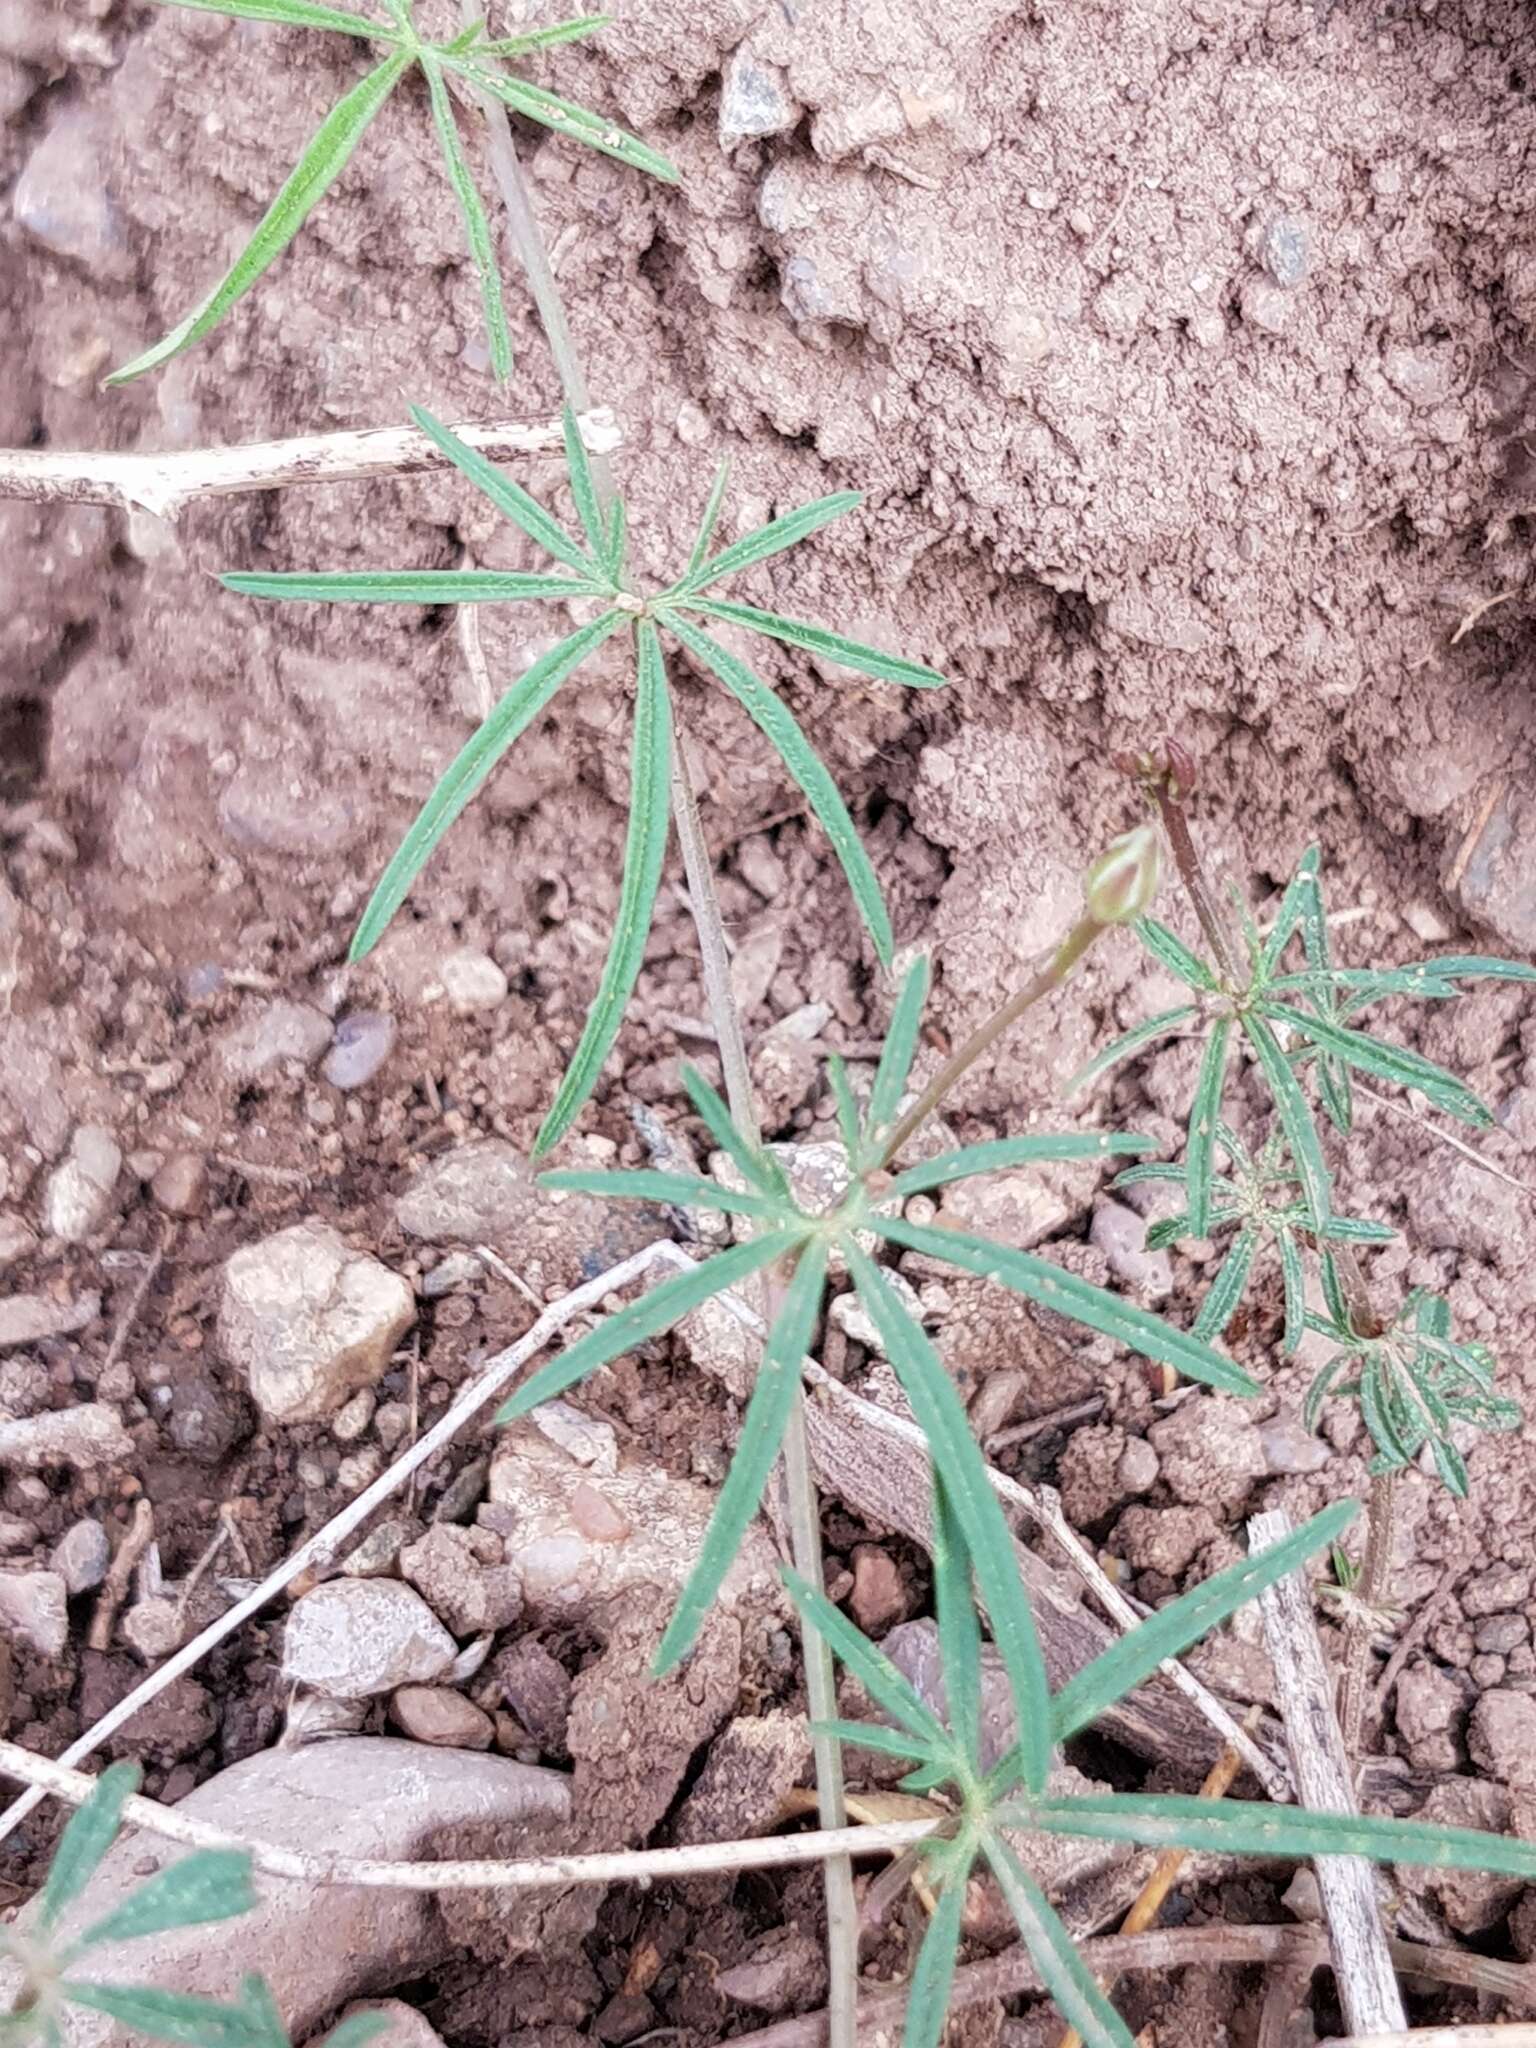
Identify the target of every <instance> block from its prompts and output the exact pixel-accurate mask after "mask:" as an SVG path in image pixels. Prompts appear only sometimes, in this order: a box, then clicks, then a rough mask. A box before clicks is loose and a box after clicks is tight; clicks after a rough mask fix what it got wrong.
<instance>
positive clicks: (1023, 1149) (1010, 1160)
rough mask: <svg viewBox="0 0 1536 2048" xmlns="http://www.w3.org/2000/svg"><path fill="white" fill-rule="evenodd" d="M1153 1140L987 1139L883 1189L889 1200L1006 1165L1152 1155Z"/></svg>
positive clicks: (1118, 1136)
mask: <svg viewBox="0 0 1536 2048" xmlns="http://www.w3.org/2000/svg"><path fill="white" fill-rule="evenodd" d="M1157 1142H1158V1141H1157V1140H1156V1139H1155V1138H1144V1137H1138V1136H1137V1135H1136V1134H1135V1132H1133V1131H1039V1132H1036V1133H1034V1134H1033V1135H1032V1136H1030V1137H1027V1138H993V1139H990V1140H988V1141H987V1142H986V1143H985V1144H981V1145H965V1146H962V1147H961V1149H960V1150H959V1151H958V1152H941V1153H940V1154H939V1155H938V1157H937V1158H935V1159H924V1160H922V1161H921V1162H920V1163H919V1164H918V1165H916V1166H910V1167H908V1168H907V1170H906V1172H905V1173H899V1174H897V1176H896V1178H895V1180H894V1181H893V1182H892V1183H891V1186H890V1189H889V1190H888V1198H889V1199H891V1200H897V1199H900V1200H905V1199H906V1197H907V1196H908V1195H919V1194H926V1193H927V1192H928V1191H929V1190H930V1189H932V1188H942V1187H947V1186H948V1185H949V1183H950V1182H951V1181H956V1180H970V1179H971V1178H972V1177H973V1176H974V1175H976V1174H978V1173H996V1172H997V1171H999V1169H1000V1168H1002V1167H1007V1166H1031V1165H1035V1164H1038V1163H1039V1162H1041V1161H1045V1160H1059V1159H1108V1158H1114V1157H1119V1158H1123V1157H1124V1156H1125V1155H1126V1154H1127V1153H1132V1154H1134V1153H1138V1152H1155V1151H1156V1150H1157Z"/></svg>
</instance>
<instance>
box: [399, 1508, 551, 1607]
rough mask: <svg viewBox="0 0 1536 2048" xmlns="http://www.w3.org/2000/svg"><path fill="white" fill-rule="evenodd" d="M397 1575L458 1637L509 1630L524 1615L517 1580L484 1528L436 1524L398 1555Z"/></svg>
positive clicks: (491, 1535)
mask: <svg viewBox="0 0 1536 2048" xmlns="http://www.w3.org/2000/svg"><path fill="white" fill-rule="evenodd" d="M477 1491H478V1489H477ZM400 1572H401V1576H402V1577H404V1578H406V1579H408V1580H409V1581H410V1583H411V1584H412V1585H413V1586H414V1587H415V1588H416V1590H417V1592H418V1593H420V1594H421V1596H422V1598H423V1599H424V1600H426V1601H427V1602H429V1603H430V1605H431V1607H432V1609H433V1611H434V1612H435V1613H437V1614H438V1615H440V1616H441V1617H442V1619H443V1620H444V1621H445V1622H446V1623H447V1624H448V1626H449V1628H451V1629H452V1630H453V1632H454V1634H455V1635H458V1636H474V1635H482V1634H485V1633H486V1632H490V1633H494V1632H495V1631H496V1630H497V1629H502V1628H510V1627H511V1625H512V1623H513V1622H514V1621H516V1620H517V1618H518V1616H519V1615H520V1614H521V1613H522V1611H523V1586H522V1580H521V1579H520V1577H519V1576H518V1573H517V1569H516V1567H515V1566H513V1565H509V1564H505V1563H503V1562H502V1548H501V1541H500V1539H499V1538H498V1537H497V1536H495V1535H494V1534H493V1533H492V1532H491V1531H490V1530H489V1529H460V1528H456V1527H454V1526H453V1525H452V1524H450V1523H447V1522H438V1523H435V1524H434V1525H433V1527H432V1528H430V1529H429V1530H428V1531H427V1533H426V1534H425V1536H423V1537H421V1538H420V1539H419V1540H418V1541H417V1542H415V1543H412V1544H410V1545H408V1546H407V1548H406V1549H404V1550H402V1551H401V1553H400Z"/></svg>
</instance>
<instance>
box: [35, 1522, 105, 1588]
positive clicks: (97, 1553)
mask: <svg viewBox="0 0 1536 2048" xmlns="http://www.w3.org/2000/svg"><path fill="white" fill-rule="evenodd" d="M48 1562H49V1565H50V1566H51V1567H52V1569H53V1570H54V1571H56V1572H57V1573H58V1575H59V1577H60V1578H61V1579H62V1580H63V1581H64V1585H65V1589H66V1591H67V1592H68V1593H69V1595H70V1598H71V1599H73V1598H74V1596H75V1595H76V1594H77V1593H89V1592H91V1591H92V1590H93V1589H94V1588H95V1587H97V1586H99V1585H100V1584H101V1582H102V1580H103V1579H104V1578H105V1577H106V1576H107V1566H108V1565H109V1564H110V1563H111V1562H112V1539H111V1537H110V1536H109V1535H108V1534H107V1532H106V1530H105V1529H104V1528H103V1527H102V1525H101V1524H100V1522H95V1521H92V1520H91V1519H90V1518H89V1517H87V1518H86V1519H85V1520H83V1521H79V1522H72V1523H71V1524H70V1526H69V1527H68V1528H67V1529H66V1530H65V1531H64V1534H63V1535H62V1536H61V1537H60V1538H59V1540H58V1542H57V1543H55V1545H54V1546H53V1551H52V1554H51V1555H50V1557H49V1559H48Z"/></svg>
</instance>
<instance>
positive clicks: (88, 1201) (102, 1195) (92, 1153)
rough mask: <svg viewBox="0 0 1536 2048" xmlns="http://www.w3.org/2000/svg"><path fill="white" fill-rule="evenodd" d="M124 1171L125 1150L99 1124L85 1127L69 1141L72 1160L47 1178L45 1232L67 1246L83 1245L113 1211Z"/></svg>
mask: <svg viewBox="0 0 1536 2048" xmlns="http://www.w3.org/2000/svg"><path fill="white" fill-rule="evenodd" d="M122 1170H123V1153H122V1147H121V1146H120V1145H119V1144H118V1142H117V1140H116V1139H115V1138H114V1137H113V1135H112V1133H111V1132H110V1131H109V1130H106V1129H104V1128H103V1126H102V1125H100V1124H82V1125H81V1126H80V1128H79V1130H77V1131H76V1132H75V1135H74V1137H73V1139H72V1140H71V1141H70V1147H69V1157H68V1158H67V1159H66V1160H64V1162H63V1163H62V1165H59V1166H56V1167H55V1168H54V1170H53V1172H52V1173H51V1174H49V1176H48V1185H47V1189H46V1191H45V1193H44V1196H43V1229H44V1231H45V1232H46V1234H47V1235H48V1236H49V1237H56V1238H59V1239H61V1240H62V1242H63V1243H65V1244H84V1243H86V1242H87V1240H88V1239H90V1238H92V1237H94V1236H95V1234H96V1232H97V1231H98V1230H100V1228H101V1227H102V1225H103V1224H104V1223H105V1222H106V1220H107V1218H108V1216H109V1215H110V1214H111V1212H112V1197H113V1193H114V1191H115V1190H116V1187H117V1179H118V1175H119V1174H120V1173H121V1172H122Z"/></svg>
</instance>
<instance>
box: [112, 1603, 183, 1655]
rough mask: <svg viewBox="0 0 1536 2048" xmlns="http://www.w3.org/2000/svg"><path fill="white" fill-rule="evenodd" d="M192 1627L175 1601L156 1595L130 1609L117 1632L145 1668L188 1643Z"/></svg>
mask: <svg viewBox="0 0 1536 2048" xmlns="http://www.w3.org/2000/svg"><path fill="white" fill-rule="evenodd" d="M194 1626H195V1624H194V1622H193V1621H192V1619H191V1617H190V1616H189V1615H188V1614H187V1613H186V1611H185V1610H184V1609H183V1607H182V1605H181V1602H180V1601H179V1600H172V1599H170V1598H169V1597H168V1596H167V1595H165V1594H156V1595H155V1596H154V1597H153V1598H152V1599H149V1600H140V1601H139V1602H138V1603H137V1605H136V1606H133V1607H130V1608H129V1610H128V1612H127V1613H126V1614H125V1615H124V1616H123V1618H122V1620H121V1621H120V1622H119V1623H118V1632H119V1634H120V1635H121V1636H122V1638H123V1641H124V1642H125V1643H126V1644H127V1645H128V1647H129V1649H130V1650H132V1651H134V1652H135V1653H136V1654H137V1655H138V1656H140V1657H142V1658H143V1659H144V1662H145V1663H146V1664H158V1663H159V1662H160V1661H161V1659H162V1658H164V1657H169V1656H172V1655H173V1654H174V1653H175V1652H176V1651H177V1650H179V1649H180V1648H181V1646H182V1644H183V1643H185V1642H189V1641H190V1640H191V1637H192V1631H193V1628H194Z"/></svg>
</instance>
